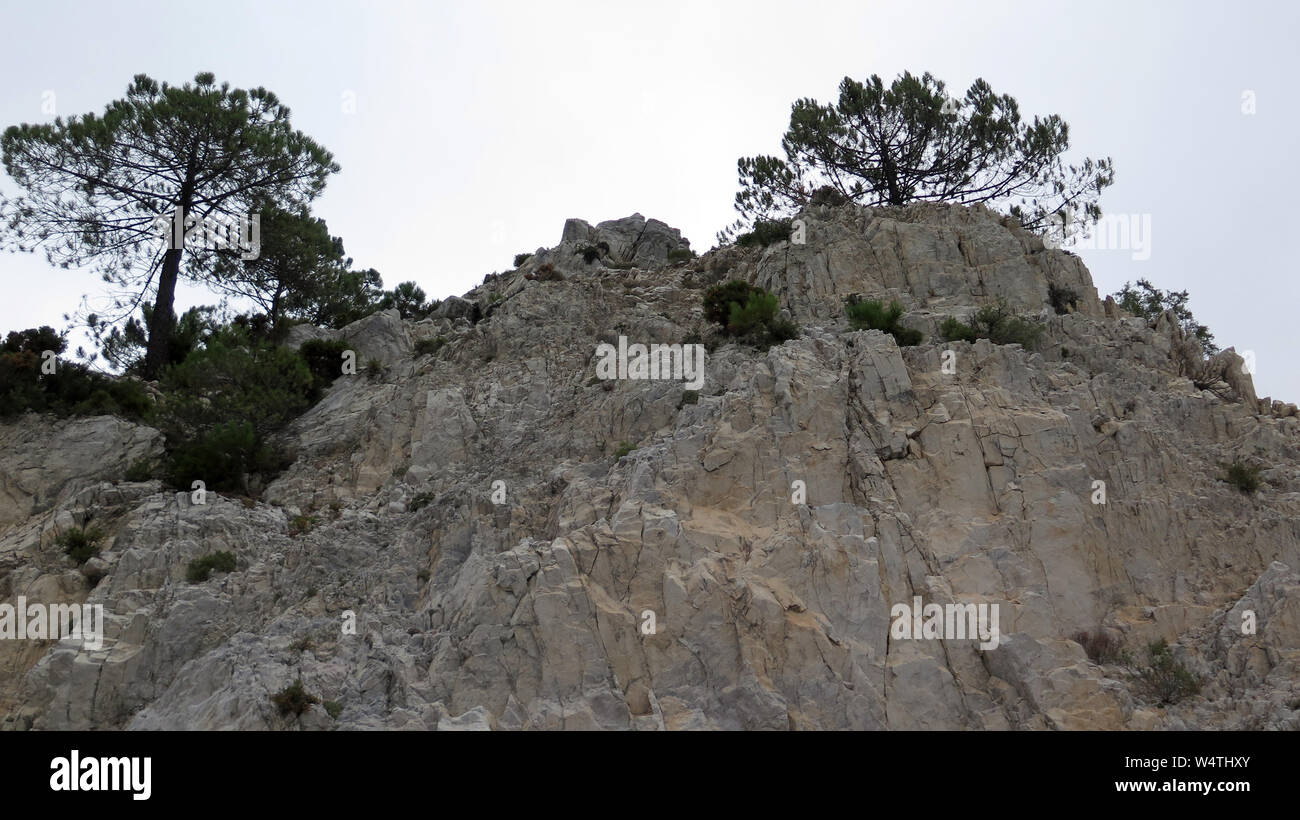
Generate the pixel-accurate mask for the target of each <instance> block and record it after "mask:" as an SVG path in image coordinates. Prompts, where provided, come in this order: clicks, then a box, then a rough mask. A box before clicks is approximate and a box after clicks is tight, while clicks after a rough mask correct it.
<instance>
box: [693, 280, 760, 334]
mask: <svg viewBox="0 0 1300 820" xmlns="http://www.w3.org/2000/svg"><path fill="white" fill-rule="evenodd" d="M762 292H763V290H762V288H756V287H754V286H753V285H751V284H749V283H748V282H742V281H741V280H739V279H733V280H731V281H730V282H726V283H724V284H721V285H714V286H713V287H711V288H709V289H708V290H707V291H705V292H704V318H705V319H708V320H709V321H710V322H713V323H714V324H718V325H723V326H724V327H725V326H726V324H727V321H728V320H729V319H730V318H731V306H732V305H743V304H745V303H746V302H748V301H749V297H750V296H751V295H752V294H755V293H762Z"/></svg>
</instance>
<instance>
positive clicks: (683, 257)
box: [668, 248, 695, 264]
mask: <svg viewBox="0 0 1300 820" xmlns="http://www.w3.org/2000/svg"><path fill="white" fill-rule="evenodd" d="M694 258H695V251H693V250H691V249H690V248H673V249H672V250H670V251H669V252H668V261H669V262H670V263H672V264H676V263H678V262H689V261H691V260H692V259H694Z"/></svg>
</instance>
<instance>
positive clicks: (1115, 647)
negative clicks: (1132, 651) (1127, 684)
mask: <svg viewBox="0 0 1300 820" xmlns="http://www.w3.org/2000/svg"><path fill="white" fill-rule="evenodd" d="M1074 642H1075V643H1077V644H1079V645H1080V646H1082V647H1083V651H1084V652H1086V653H1087V654H1088V657H1089V658H1090V659H1091V660H1092V662H1093V663H1096V664H1109V663H1127V662H1128V653H1127V652H1125V651H1124V647H1123V644H1121V643H1120V642H1119V641H1117V640H1115V639H1114V638H1112V637H1111V636H1110V634H1109V633H1107V632H1105V631H1103V630H1097V631H1096V632H1078V633H1075V636H1074Z"/></svg>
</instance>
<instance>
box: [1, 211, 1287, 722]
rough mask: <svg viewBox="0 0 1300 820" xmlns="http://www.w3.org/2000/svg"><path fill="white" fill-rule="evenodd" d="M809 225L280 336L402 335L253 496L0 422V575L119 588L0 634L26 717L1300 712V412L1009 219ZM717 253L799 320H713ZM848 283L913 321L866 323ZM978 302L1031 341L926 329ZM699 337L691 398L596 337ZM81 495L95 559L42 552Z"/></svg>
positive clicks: (149, 445) (95, 428) (729, 276)
mask: <svg viewBox="0 0 1300 820" xmlns="http://www.w3.org/2000/svg"><path fill="white" fill-rule="evenodd" d="M799 220H800V222H799V224H798V228H799V235H798V236H795V235H792V236H791V238H790V239H788V240H778V241H775V242H773V243H771V244H769V245H767V246H766V247H757V246H754V247H741V246H728V247H723V248H720V249H716V250H714V251H710V252H709V253H706V254H704V255H702V256H699V257H696V256H694V255H693V254H691V253H690V251H689V245H688V243H687V242H686V241H685V240H684V239H683V238H682V237H681V235H680V233H679V232H678V231H676V230H674V229H672V228H670V227H669V226H667V225H665V224H664V223H662V222H659V221H657V220H654V219H645V218H643V217H641V216H640V215H635V216H632V217H628V218H625V219H619V220H615V221H611V222H602V223H600V224H598V225H595V226H593V225H591V224H589V223H587V222H584V221H581V220H570V221H569V222H568V223H567V224H566V225H565V226H564V228H563V233H562V237H561V241H560V243H559V244H558V245H557V246H556V247H554V248H549V249H539V250H538V251H537V252H536V253H534V254H532V255H531V256H530V257H529V258H527V259H524V260H522V261H521V262H520V263H519V267H518V269H516V270H512V271H509V272H506V273H503V274H499V275H494V276H489V277H488V279H487V281H485V282H484V283H483V284H482V285H481V286H479V287H477V288H475V289H474V290H472V291H470V292H469V293H467V294H465V295H464V296H463V297H454V298H450V299H446V300H444V301H443V302H442V303H441V304H440V305H439V307H438V309H437V310H436V311H435V312H434V313H433V314H432V315H431V316H430V317H429V318H427V319H424V320H421V321H416V322H404V321H403V320H402V319H401V318H400V315H399V314H398V312H397V311H395V310H394V311H388V312H381V313H375V314H373V315H371V316H369V317H367V318H365V319H362V320H360V321H358V322H355V323H353V324H351V325H349V326H347V327H346V328H344V329H343V330H341V331H331V330H325V329H321V328H313V327H310V326H298V327H295V328H294V329H293V335H292V337H291V342H292V343H293V344H301V343H303V342H305V341H307V340H309V339H313V338H337V339H341V340H342V341H344V342H346V343H347V344H348V345H349V347H350V348H351V349H354V350H355V352H356V357H357V360H358V361H360V362H363V363H364V362H369V361H370V360H375V361H377V362H378V363H379V364H380V365H381V366H378V367H372V368H358V371H357V373H356V374H355V375H351V374H349V375H341V376H340V377H339V378H338V379H337V380H336V381H335V382H334V383H333V385H332V387H330V388H329V390H328V392H327V393H326V394H325V396H324V398H323V399H322V400H321V401H320V402H319V403H317V404H315V405H314V406H313V407H312V408H311V409H310V410H308V411H307V412H306V413H305V414H304V415H302V416H300V417H299V418H298V419H296V420H295V421H294V422H293V423H292V425H291V426H289V427H288V428H287V430H286V431H285V432H284V433H283V434H282V438H283V444H284V446H286V447H287V449H288V451H289V453H290V454H291V455H292V458H293V462H292V465H291V466H289V467H288V468H287V469H285V470H284V471H283V472H282V473H280V474H279V475H278V476H277V477H276V478H275V479H274V480H273V481H271V482H270V483H269V484H268V485H267V486H266V487H265V488H263V489H262V490H261V492H260V493H259V494H258V495H257V497H256V498H253V497H242V496H241V497H235V496H230V495H225V494H222V493H217V492H206V493H202V492H193V491H190V490H188V489H184V490H182V491H176V490H173V489H167V488H165V487H164V486H163V485H162V484H161V483H160V482H159V481H157V480H146V481H128V480H125V478H124V476H125V474H126V473H127V471H128V468H129V466H130V465H132V464H133V463H135V462H137V461H138V460H140V459H141V458H146V457H150V456H157V455H159V454H160V453H161V450H162V446H163V441H162V436H161V434H160V433H159V432H157V431H155V430H153V429H151V428H148V427H145V426H140V425H136V424H132V423H128V422H126V421H122V420H120V419H117V418H114V417H111V416H98V417H90V418H68V419H55V418H53V417H48V416H36V415H30V414H29V415H27V416H24V417H22V418H20V419H19V420H17V421H14V422H12V423H9V424H6V425H4V426H3V427H0V601H4V602H9V603H13V602H15V601H17V599H18V598H19V596H22V597H23V598H25V600H27V601H40V602H43V603H46V604H56V603H62V604H77V605H82V604H89V605H92V606H95V605H98V606H102V613H103V624H102V640H101V641H100V643H99V645H98V646H93V645H90V644H89V643H88V642H84V641H78V640H76V639H75V638H66V637H65V638H63V639H61V640H55V639H53V638H47V639H45V640H2V641H0V714H3V715H4V718H3V725H4V728H7V729H42V730H49V729H122V728H125V729H268V728H275V729H311V730H329V729H335V728H339V729H416V730H466V729H492V730H508V729H634V730H662V729H1182V728H1193V729H1277V728H1290V729H1295V728H1298V727H1300V711H1297V710H1298V709H1300V449H1298V445H1300V418H1297V416H1296V408H1295V406H1294V405H1291V404H1285V403H1283V402H1280V401H1279V402H1274V401H1272V400H1270V399H1267V398H1261V397H1259V396H1257V395H1256V394H1255V390H1254V387H1253V385H1252V382H1251V377H1250V374H1249V368H1248V367H1246V366H1244V363H1243V360H1242V359H1241V357H1239V356H1238V355H1237V354H1236V353H1235V352H1233V351H1232V350H1231V349H1229V350H1226V351H1224V352H1222V353H1219V354H1217V355H1215V356H1213V357H1210V358H1208V359H1207V358H1205V357H1204V356H1203V355H1202V353H1201V350H1200V346H1199V344H1198V343H1197V342H1196V341H1195V339H1193V338H1190V337H1188V336H1186V335H1185V334H1184V331H1183V330H1182V328H1181V327H1180V325H1179V323H1178V321H1177V320H1176V318H1175V317H1174V316H1173V315H1172V314H1165V315H1163V316H1160V317H1158V318H1156V319H1153V320H1149V319H1146V318H1140V317H1134V316H1129V315H1127V314H1126V313H1124V312H1123V311H1122V310H1120V309H1118V308H1117V307H1116V305H1115V303H1114V302H1111V301H1107V302H1103V301H1102V300H1101V299H1099V297H1098V294H1097V291H1096V289H1095V288H1094V286H1093V283H1092V280H1091V277H1090V275H1089V273H1088V271H1087V269H1086V268H1085V267H1084V265H1083V263H1082V262H1081V260H1080V259H1079V258H1078V257H1077V256H1075V255H1072V254H1070V253H1068V252H1066V251H1062V250H1057V249H1053V248H1052V247H1048V246H1045V245H1044V242H1043V239H1042V238H1041V237H1039V236H1037V235H1034V234H1032V233H1029V232H1026V231H1024V230H1022V229H1021V228H1020V227H1019V225H1018V224H1017V223H1016V222H1014V221H1013V220H1011V219H1008V218H1004V217H1001V216H999V215H998V214H996V213H994V212H993V211H990V210H986V209H984V208H982V207H971V208H967V207H961V206H955V205H951V206H950V205H916V206H909V207H904V208H866V207H858V206H853V205H849V206H842V207H834V208H832V207H829V206H816V207H811V208H809V209H806V210H805V211H804V212H803V213H802V214H800V215H799ZM610 260H615V261H610ZM618 260H621V261H618ZM735 279H738V280H743V281H745V282H748V283H750V284H752V285H755V286H758V287H762V288H765V289H766V290H768V291H770V292H771V293H773V294H775V295H776V296H777V297H778V299H779V301H780V305H781V309H782V311H783V313H784V314H785V316H786V318H788V319H789V320H791V321H793V322H794V323H796V324H797V325H798V326H799V333H798V336H797V338H794V339H792V340H789V341H785V342H783V343H778V344H773V345H771V346H770V347H767V348H766V349H760V347H755V346H752V345H747V344H740V343H737V342H735V341H734V340H732V339H730V338H727V337H724V336H723V335H722V334H721V332H720V330H719V329H717V326H716V325H712V324H710V323H709V322H707V321H706V318H705V313H704V307H703V299H702V297H703V296H704V293H705V291H706V290H707V288H709V287H710V286H713V285H716V284H719V283H723V282H726V281H729V280H735ZM1063 290H1070V291H1073V292H1074V295H1075V297H1076V298H1075V299H1074V301H1073V304H1072V306H1071V307H1070V308H1068V309H1066V310H1065V311H1064V312H1059V313H1058V311H1057V310H1056V309H1054V306H1053V298H1052V294H1053V292H1057V293H1059V292H1061V291H1063ZM855 296H856V297H858V298H863V299H879V300H883V301H885V302H886V303H887V302H889V301H898V302H899V303H900V304H901V305H902V307H903V308H904V309H905V313H904V316H903V323H904V324H905V325H906V326H907V327H909V328H913V329H915V330H918V331H920V332H921V333H922V334H923V337H924V340H923V341H922V342H921V343H920V344H919V345H915V346H909V347H899V345H898V343H897V342H896V340H895V337H894V336H893V335H890V334H888V333H885V332H881V331H879V330H853V329H851V326H850V322H849V319H848V317H847V316H846V303H847V301H848V300H849V299H850V298H851V297H855ZM998 304H1001V305H1005V306H1006V307H1007V308H1009V309H1011V310H1013V311H1014V312H1015V313H1017V314H1019V315H1021V316H1026V317H1029V318H1030V319H1032V320H1033V321H1035V322H1037V323H1039V324H1040V325H1041V327H1042V328H1043V330H1042V336H1041V339H1040V340H1039V343H1038V344H1037V345H1036V346H1035V349H1032V350H1031V349H1026V347H1024V346H1022V345H1020V344H995V343H993V342H992V341H990V340H989V339H978V340H977V341H974V342H969V341H953V342H946V341H942V339H941V336H940V334H939V332H938V329H939V326H940V324H941V323H942V322H943V321H944V320H945V319H947V318H949V317H956V318H958V319H965V318H969V317H970V316H972V314H974V313H975V312H976V311H977V310H978V309H979V308H981V307H983V306H989V305H998ZM424 340H436V343H433V341H427V342H426V341H424ZM682 344H702V345H704V346H705V347H706V348H707V349H708V352H707V355H706V356H704V357H703V365H702V366H703V368H704V371H703V374H702V375H703V381H702V386H701V387H700V389H699V390H688V389H687V385H686V383H687V382H688V381H690V380H689V379H688V378H685V377H681V378H679V377H677V376H678V375H679V374H675V373H672V372H668V371H667V370H663V371H661V372H659V373H658V374H657V375H658V376H659V377H658V378H649V377H646V378H635V377H632V376H633V374H635V373H637V371H638V368H636V367H633V366H628V367H627V368H626V370H625V371H622V372H627V373H628V374H629V377H627V378H601V377H599V376H598V375H597V374H596V363H597V359H598V353H597V351H598V348H600V347H601V346H602V345H606V346H608V347H606V348H605V350H610V349H614V350H619V351H622V352H623V353H626V354H627V355H635V350H636V347H637V346H642V347H644V348H647V349H651V350H653V349H654V348H651V347H650V346H653V345H661V346H665V347H662V348H659V350H660V351H661V352H664V353H665V355H667V356H669V357H671V356H672V355H673V353H672V351H673V348H671V347H667V346H672V345H682ZM620 355H621V354H620ZM642 375H644V371H642ZM1242 459H1253V460H1256V461H1258V462H1261V463H1263V464H1265V465H1266V467H1265V468H1264V469H1263V471H1262V473H1261V474H1260V479H1261V481H1260V484H1259V488H1258V489H1257V490H1256V491H1254V492H1243V491H1242V490H1240V489H1239V488H1238V487H1236V486H1234V485H1233V484H1232V483H1231V482H1228V481H1225V480H1224V478H1223V476H1224V470H1225V466H1224V465H1227V464H1232V463H1234V462H1237V461H1240V460H1242ZM89 522H94V524H95V526H97V527H99V528H102V530H103V532H104V534H105V541H104V543H103V547H102V549H101V551H100V553H99V555H98V556H96V557H94V558H91V559H90V560H88V561H86V562H85V563H84V564H81V565H78V564H76V563H75V562H74V561H73V560H72V559H71V558H69V557H68V556H66V555H65V554H64V553H65V551H64V549H62V548H61V547H60V546H58V544H56V541H57V540H58V539H59V538H60V536H61V534H63V533H65V532H68V531H70V530H73V529H77V528H82V527H85V526H86V525H87V524H88V523H89ZM221 552H228V553H231V554H233V556H234V566H233V569H232V570H231V571H228V572H227V571H216V572H213V573H211V575H210V577H208V578H207V579H206V580H196V579H193V578H190V577H187V575H188V573H187V568H188V567H189V566H190V565H191V562H194V561H195V560H196V559H200V558H203V557H204V556H211V555H213V554H215V553H221ZM88 611H89V610H88ZM954 612H955V613H956V617H955V618H954V617H953V613H954ZM967 612H970V613H975V612H979V613H988V612H992V613H996V618H995V619H993V620H989V619H986V618H985V617H984V616H983V614H981V616H980V623H979V625H978V626H979V628H980V629H984V628H986V627H990V626H992V627H994V628H995V629H994V631H995V632H996V635H995V636H994V640H981V637H987V636H981V635H977V634H972V632H973V631H974V630H973V627H974V624H973V623H972V624H971V626H972V630H969V631H967V632H966V633H965V634H957V635H955V634H954V633H953V631H952V629H953V627H954V625H955V626H956V627H958V628H959V629H960V627H962V626H963V624H965V621H964V620H963V618H964V616H965V614H966V613H967ZM935 613H943V614H942V615H936V614H935ZM3 617H4V616H3V615H0V619H2V618H3ZM1160 640H1163V641H1164V642H1165V643H1164V645H1163V649H1162V650H1161V651H1160V652H1159V653H1152V657H1151V658H1148V652H1149V647H1150V646H1151V645H1152V644H1153V643H1155V642H1158V641H1160ZM1099 646H1100V647H1101V649H1100V650H1099V649H1098V647H1099ZM1108 647H1109V649H1108V650H1107V648H1108ZM1102 650H1106V651H1102ZM1157 655H1158V657H1157ZM1162 673H1163V674H1164V675H1165V677H1166V678H1173V679H1174V682H1175V683H1176V682H1177V680H1178V677H1179V676H1180V675H1181V676H1185V677H1186V678H1187V679H1189V680H1191V679H1194V680H1196V681H1198V682H1199V687H1198V688H1196V690H1195V692H1194V693H1191V694H1187V696H1185V697H1180V698H1176V699H1175V698H1170V697H1162V696H1161V694H1160V692H1159V690H1158V689H1153V686H1152V684H1158V683H1159V681H1158V680H1156V679H1157V678H1158V677H1159V676H1160V675H1161V674H1162ZM299 681H301V686H300V688H299V690H298V692H299V695H300V696H301V703H300V707H301V708H299V709H294V710H287V711H286V710H285V709H281V708H277V703H276V702H274V701H273V696H276V697H281V698H282V697H284V693H285V692H286V691H288V690H290V689H292V688H293V687H294V685H295V684H296V683H297V682H299ZM1153 691H1156V694H1155V695H1153V694H1152V692H1153ZM1165 694H1168V693H1167V692H1166V693H1165Z"/></svg>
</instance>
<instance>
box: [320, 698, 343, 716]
mask: <svg viewBox="0 0 1300 820" xmlns="http://www.w3.org/2000/svg"><path fill="white" fill-rule="evenodd" d="M321 706H324V707H325V713H326V714H328V715H329V716H330V717H331V718H333V719H334V720H338V719H339V715H341V714H343V704H341V703H339V702H338V701H337V700H327V701H325V702H324V703H322V704H321Z"/></svg>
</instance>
